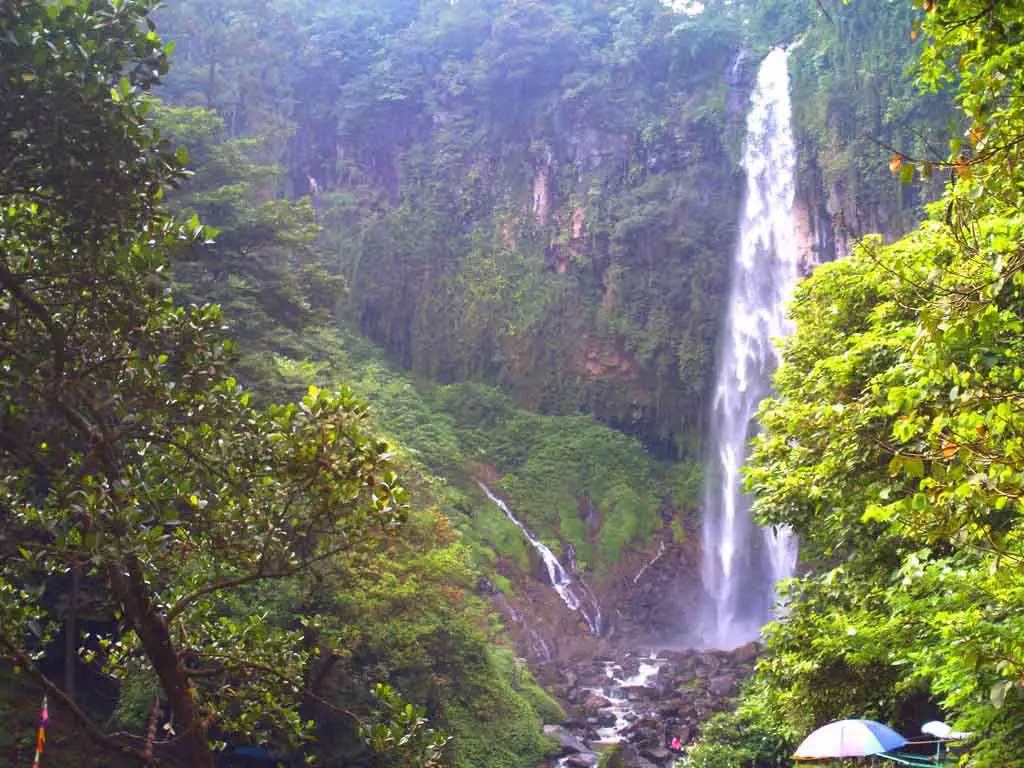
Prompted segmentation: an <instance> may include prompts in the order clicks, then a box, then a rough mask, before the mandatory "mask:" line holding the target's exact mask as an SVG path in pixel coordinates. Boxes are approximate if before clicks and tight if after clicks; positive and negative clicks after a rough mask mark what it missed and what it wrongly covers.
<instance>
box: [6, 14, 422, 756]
mask: <svg viewBox="0 0 1024 768" xmlns="http://www.w3.org/2000/svg"><path fill="white" fill-rule="evenodd" d="M148 8H149V6H148V4H147V3H139V2H131V0H126V1H125V2H119V3H116V4H107V3H104V2H82V3H41V2H20V3H15V4H13V5H12V4H7V5H5V6H4V9H3V11H0V25H2V26H0V28H2V31H3V34H2V35H0V39H2V41H3V42H2V45H3V51H2V53H3V56H2V62H3V63H2V65H0V66H2V81H3V83H4V85H5V88H7V89H10V91H11V92H14V93H17V94H18V97H17V98H15V99H11V100H8V99H4V100H3V103H4V110H3V112H2V118H3V123H2V131H3V134H4V135H5V137H6V138H7V141H5V142H4V147H5V149H7V148H10V147H20V149H18V150H17V152H18V154H17V155H14V156H12V157H8V158H6V159H5V163H4V166H3V168H4V170H3V174H2V176H0V189H2V191H3V203H2V207H0V233H2V237H0V243H2V249H0V256H2V261H0V318H2V322H0V328H2V330H0V361H2V365H0V379H2V391H3V395H2V400H0V405H2V409H0V424H2V430H0V435H2V439H0V475H2V478H3V482H2V484H0V486H2V491H0V508H2V510H3V513H4V515H3V525H4V535H3V541H4V544H3V547H2V548H0V595H2V599H0V656H2V658H3V659H4V660H5V661H7V662H9V663H11V664H13V665H15V666H16V667H18V668H21V669H22V670H27V671H30V672H31V673H32V674H33V675H34V676H35V677H36V678H38V679H39V680H40V681H41V682H42V683H43V685H44V686H45V688H46V689H47V690H48V691H49V692H50V693H51V694H52V695H53V696H54V697H55V699H56V701H57V704H58V707H59V708H60V709H61V710H62V711H66V712H68V713H69V714H71V715H73V716H74V717H75V718H76V719H77V721H78V724H79V726H81V727H82V728H83V729H84V730H85V732H86V733H87V734H88V735H89V736H91V737H92V738H93V739H95V740H96V741H98V742H99V743H101V744H102V745H104V746H106V747H108V748H115V749H119V750H120V751H122V752H124V753H126V754H131V755H134V756H136V757H138V758H140V759H146V758H145V757H144V756H143V755H142V753H141V751H139V750H138V749H137V748H135V747H134V746H131V745H130V743H129V742H124V741H121V740H120V739H118V738H116V737H114V736H111V735H108V734H106V733H104V732H103V730H102V728H101V727H100V725H99V724H98V723H97V722H95V721H94V720H93V718H92V717H91V716H90V714H89V712H88V711H86V710H83V709H82V708H80V707H79V706H78V705H77V704H76V702H75V697H74V689H73V679H74V678H73V676H72V675H71V674H66V677H65V680H64V686H65V687H61V686H60V685H58V684H57V683H55V682H54V681H53V680H51V679H50V677H49V676H47V675H46V674H44V673H43V671H42V669H41V668H40V666H39V661H40V660H41V659H42V657H43V656H44V655H45V654H46V653H47V651H48V648H47V643H48V641H49V639H50V638H51V637H52V636H53V632H54V631H55V629H56V627H57V625H58V622H63V623H64V627H63V629H64V632H65V633H66V634H67V636H68V638H69V639H68V640H67V642H68V644H69V647H70V653H72V654H73V653H74V652H75V651H76V650H77V647H78V645H79V640H80V637H79V630H78V629H77V628H76V624H75V621H76V610H77V608H76V602H77V601H78V600H79V599H80V598H82V597H83V595H85V594H86V593H88V595H89V597H90V599H91V600H94V601H98V602H99V603H100V606H99V610H100V611H101V612H104V613H106V614H107V615H113V616H114V617H116V619H117V621H116V622H109V621H108V622H106V623H105V624H102V627H103V628H102V629H96V630H95V631H92V632H90V633H89V634H87V635H84V636H82V637H81V643H82V645H83V646H84V662H85V663H86V664H89V665H91V666H93V668H94V669H95V668H97V667H98V668H99V669H102V672H103V673H104V674H105V675H107V676H109V677H111V678H114V679H121V680H125V681H127V682H129V683H131V686H136V687H137V686H138V685H139V684H140V683H141V684H145V682H146V681H149V684H150V685H151V688H150V692H151V694H152V693H153V692H156V693H158V695H159V696H160V697H161V698H163V699H165V700H166V704H167V707H168V709H169V712H170V715H171V716H172V717H173V721H174V725H175V729H176V731H175V739H174V740H173V741H174V743H173V744H172V745H171V747H170V749H171V750H172V752H173V754H176V755H177V756H178V757H179V758H182V759H185V760H187V761H189V762H190V763H191V764H193V765H201V766H205V765H212V764H213V758H212V754H211V743H210V737H209V734H208V730H209V728H210V723H211V722H214V721H216V723H217V732H218V733H219V734H221V735H230V734H244V737H245V738H248V739H255V740H259V739H261V738H266V737H267V736H269V735H271V734H273V735H274V736H276V737H278V738H286V739H296V738H300V737H302V736H303V734H304V732H305V730H306V729H307V724H306V723H305V722H304V721H303V719H302V718H301V717H300V715H299V707H300V705H301V704H302V703H303V696H304V687H303V677H304V674H305V671H306V669H307V667H308V665H309V662H310V658H311V652H312V648H311V647H309V645H308V644H307V643H306V641H305V637H304V633H305V629H304V627H303V625H304V624H305V623H306V622H307V619H306V618H304V617H301V616H294V615H289V614H283V615H282V614H277V615H273V616H268V613H267V612H266V611H267V609H268V608H269V604H268V597H269V595H270V594H272V593H273V588H271V587H267V585H266V583H267V582H277V583H278V587H277V588H278V589H280V588H284V585H286V584H287V585H288V588H290V589H293V590H297V591H298V593H299V594H302V593H303V592H304V590H306V589H308V588H309V587H310V586H311V583H310V578H312V576H313V575H315V574H316V573H319V572H320V570H321V569H328V570H329V569H330V568H331V567H332V566H336V565H337V563H338V562H339V559H340V560H341V561H342V562H343V560H344V556H345V553H346V552H348V551H349V550H350V549H352V542H353V540H358V539H359V537H361V536H365V535H367V534H368V533H376V534H377V535H385V534H386V533H387V532H389V531H391V530H392V529H393V528H394V527H395V526H396V525H397V524H398V523H400V522H401V520H402V519H403V517H404V516H405V513H406V512H405V502H404V491H403V490H402V488H401V487H400V486H399V485H398V483H397V481H396V478H395V476H394V473H393V472H392V470H391V467H390V452H389V449H388V446H387V445H386V444H385V443H383V442H382V441H380V440H378V439H376V438H375V437H373V436H372V435H371V433H370V432H369V431H368V430H367V428H366V425H365V416H364V413H365V412H364V410H363V407H362V406H361V405H360V404H358V403H357V402H356V401H355V400H354V399H353V397H352V395H351V394H350V393H349V392H347V391H341V392H338V393H331V392H327V391H320V390H317V389H316V388H315V387H313V388H310V389H309V391H308V393H307V394H306V395H305V396H304V397H303V398H302V399H301V401H300V402H298V403H295V404H291V405H287V406H279V405H271V406H269V407H268V408H266V409H262V410H261V409H256V408H254V407H253V406H252V405H250V402H249V395H248V393H246V392H245V391H243V390H242V389H241V388H240V387H239V386H238V384H237V383H236V382H235V380H234V379H233V378H232V377H231V376H230V371H231V367H232V364H233V356H232V346H231V344H229V343H224V342H223V341H222V340H221V338H220V325H221V322H222V321H221V315H220V312H219V310H218V309H217V308H216V307H212V306H202V307H196V306H193V307H188V308H182V307H175V306H174V304H173V303H172V301H171V299H170V298H169V296H168V293H167V291H166V284H165V281H164V278H163V277H162V273H164V272H165V271H166V269H167V266H168V255H169V254H170V253H171V252H172V251H175V250H178V249H179V248H180V247H181V246H182V245H187V244H198V245H201V244H202V242H203V236H204V231H203V229H202V228H201V227H200V226H199V225H198V222H197V220H196V219H195V218H193V220H192V221H191V222H190V223H189V224H187V225H181V224H176V223H175V222H173V221H172V220H170V219H168V218H167V217H165V216H164V215H162V214H160V213H158V212H157V205H158V203H159V201H160V199H161V197H162V194H163V188H164V186H163V185H166V184H168V183H171V182H174V181H176V180H178V179H179V178H180V177H181V175H182V169H181V168H180V167H179V166H178V165H177V160H176V158H175V157H173V156H171V155H170V154H169V153H168V152H167V150H166V144H165V143H163V142H160V141H159V140H158V139H157V138H156V134H155V133H154V132H153V131H151V129H150V128H149V126H147V125H146V124H145V123H144V122H143V117H144V115H145V114H146V112H147V110H148V108H149V103H148V102H147V101H146V100H145V98H144V93H145V91H146V90H147V89H148V88H149V87H150V86H151V85H152V84H153V82H154V79H155V77H156V76H158V75H159V74H160V73H161V72H162V71H163V70H164V69H165V67H166V50H165V48H164V46H163V44H162V43H161V41H160V40H159V38H158V37H157V36H156V35H155V34H154V33H153V32H152V30H151V29H149V28H147V26H146V24H145V22H146V12H147V11H148ZM69 88H70V89H72V92H73V95H69V92H68V90H67V89H69ZM58 100H59V101H61V102H62V103H61V106H60V108H59V109H58V108H57V102H58ZM65 106H66V107H67V108H65ZM69 573H70V574H73V575H72V579H73V581H74V583H75V584H77V583H78V580H79V578H80V579H81V581H82V582H83V583H84V586H83V587H82V589H81V590H79V588H78V587H77V586H75V587H73V590H74V591H73V593H72V597H71V601H70V605H69V606H66V607H64V608H63V609H61V608H60V603H59V602H56V601H55V600H54V599H53V596H52V595H51V589H53V587H54V585H55V584H56V583H57V581H58V580H59V579H61V578H62V577H63V576H64V575H66V574H69ZM94 624H95V623H94ZM69 663H70V668H71V669H74V667H75V664H74V663H73V661H71V662H69ZM131 686H126V689H125V690H126V692H127V691H129V690H130V689H131ZM121 725H122V726H128V727H130V726H131V725H140V724H139V723H122V724H121Z"/></svg>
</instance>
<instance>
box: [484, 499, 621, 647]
mask: <svg viewBox="0 0 1024 768" xmlns="http://www.w3.org/2000/svg"><path fill="white" fill-rule="evenodd" d="M477 485H479V486H480V490H482V491H483V492H484V493H485V494H487V498H488V499H490V500H491V501H493V502H494V503H495V504H497V505H498V507H499V509H501V511H502V512H504V513H505V515H506V516H507V517H508V519H509V520H511V521H512V522H513V523H515V524H516V527H517V528H519V530H520V531H522V532H523V535H524V536H525V537H526V539H527V541H529V542H530V544H532V545H533V548H534V549H535V550H537V552H538V554H540V557H541V560H543V561H544V566H545V567H546V568H547V570H548V579H550V581H551V586H552V587H554V590H555V591H556V592H557V593H558V596H559V597H560V598H562V602H563V603H565V604H566V606H567V607H568V608H569V610H570V611H579V613H580V615H581V616H582V617H583V620H584V621H586V622H587V626H588V627H589V628H590V633H591V634H592V635H599V634H601V611H600V608H598V606H597V598H596V597H594V595H593V593H592V592H591V591H590V588H589V587H587V585H586V584H583V582H582V581H581V582H580V586H581V588H582V589H583V590H584V594H585V595H586V596H587V597H588V598H590V602H592V603H593V612H592V613H593V615H591V612H588V611H587V610H586V609H585V608H584V607H583V604H582V603H581V602H580V599H579V598H578V597H577V596H576V593H575V592H573V590H572V579H571V578H570V576H569V573H568V572H567V571H566V570H565V568H563V567H562V564H561V563H560V562H559V561H558V558H557V557H555V553H554V552H552V551H551V550H550V549H549V548H548V546H547V545H546V544H545V543H544V542H542V541H541V540H540V539H538V538H537V537H536V536H534V535H533V533H531V532H530V529H529V528H527V527H526V526H525V525H523V524H522V523H521V522H519V519H518V518H516V516H515V515H513V514H512V510H510V509H509V508H508V505H507V504H506V503H505V502H504V501H502V500H501V499H499V498H498V497H497V496H495V495H494V494H493V493H491V489H490V488H488V487H487V486H486V485H484V484H483V483H479V482H478V483H477Z"/></svg>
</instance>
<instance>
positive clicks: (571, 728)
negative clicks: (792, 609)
mask: <svg viewBox="0 0 1024 768" xmlns="http://www.w3.org/2000/svg"><path fill="white" fill-rule="evenodd" d="M758 652H759V648H758V645H757V644H756V643H749V644H747V645H744V646H741V647H740V648H737V649H735V650H732V651H711V650H660V651H659V650H652V651H648V652H640V653H622V654H615V655H610V656H606V657H598V658H594V659H592V660H588V661H583V662H577V663H575V664H572V665H568V666H565V667H562V668H561V669H559V670H554V671H548V674H547V675H546V677H548V678H549V679H547V680H545V682H546V683H547V687H548V689H549V690H550V691H551V692H552V693H553V694H555V695H556V696H557V697H558V698H559V699H561V700H562V702H563V704H564V705H565V710H566V713H567V718H566V720H564V721H563V722H561V723H557V724H556V723H552V724H549V725H547V726H545V728H544V731H545V733H547V734H548V735H550V736H553V737H555V738H557V739H558V741H559V745H560V749H559V753H558V754H556V755H552V756H551V759H550V761H549V762H548V765H549V766H559V768H563V767H569V768H588V767H589V766H595V765H597V762H598V757H599V753H600V752H601V751H602V750H604V749H608V748H609V747H611V746H612V745H619V747H618V749H619V754H620V757H621V763H620V764H621V765H625V766H630V767H631V768H663V767H665V766H670V765H672V763H673V761H674V760H675V758H676V757H678V754H677V753H673V752H672V751H671V750H670V748H669V747H670V745H671V743H672V739H673V737H678V738H679V740H680V742H681V743H682V744H683V751H684V752H685V749H686V745H688V744H690V743H692V742H693V740H694V739H695V738H697V736H698V734H699V732H700V724H701V723H702V722H704V721H705V720H707V719H708V718H709V717H710V716H711V715H712V714H714V713H715V712H717V711H720V710H722V709H725V708H726V707H727V706H728V705H729V701H730V699H731V698H732V697H733V696H734V695H735V694H736V693H737V691H738V689H739V685H740V683H741V682H742V680H743V679H744V678H745V677H747V676H748V675H750V673H751V672H752V671H753V665H754V661H755V660H756V658H757V655H758Z"/></svg>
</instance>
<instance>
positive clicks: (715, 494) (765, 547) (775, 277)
mask: <svg viewBox="0 0 1024 768" xmlns="http://www.w3.org/2000/svg"><path fill="white" fill-rule="evenodd" d="M787 58H788V54H787V52H786V51H784V50H783V49H781V48H776V49H774V50H772V52H771V53H769V54H768V56H767V57H766V58H765V59H764V61H763V62H762V63H761V67H760V70H759V71H758V75H757V84H756V86H755V88H754V92H753V95H752V96H751V100H750V112H749V113H748V115H747V139H746V147H745V148H744V151H743V167H744V169H745V170H746V173H747V191H746V199H745V201H744V204H743V215H742V219H741V221H740V233H739V241H738V243H737V246H736V253H735V257H734V259H735V260H734V264H733V275H732V287H731V289H730V295H729V309H728V314H727V316H726V321H725V326H724V333H723V340H722V344H721V348H720V350H719V360H718V377H717V383H716V386H715V395H714V400H713V406H712V413H711V433H710V434H711V441H712V444H711V452H710V454H709V456H708V472H707V477H708V479H707V482H706V486H705V491H704V513H703V514H704V520H703V537H704V540H703V553H704V556H703V563H702V569H701V575H702V579H703V582H704V589H705V591H706V593H707V601H706V605H705V611H704V615H703V616H702V617H701V623H702V627H701V635H702V637H701V640H702V642H703V644H705V645H709V646H716V647H730V646H735V645H740V644H741V643H744V642H746V641H748V640H751V639H754V638H756V637H757V636H758V634H759V630H760V628H761V626H762V625H763V624H764V623H765V622H766V621H767V620H768V619H769V618H770V616H771V607H772V603H773V601H774V593H775V590H774V585H775V583H776V582H777V581H778V580H779V579H782V578H786V577H788V576H790V575H791V574H792V572H793V569H794V567H795V565H796V557H797V542H796V539H795V537H794V536H792V534H791V533H790V532H789V531H779V532H777V533H776V532H773V531H771V530H768V529H761V528H759V527H758V526H757V525H756V524H755V523H754V522H753V521H752V520H751V517H750V504H749V499H748V498H747V497H746V496H745V495H744V494H743V493H742V492H741V490H740V487H741V482H742V478H741V475H740V469H741V468H742V466H743V464H744V461H745V459H746V453H747V442H748V440H749V439H750V438H751V437H752V435H753V433H754V431H755V427H754V423H753V418H754V415H755V413H756V412H757V407H758V404H759V403H760V402H761V400H762V399H764V398H765V397H766V396H767V395H768V394H769V392H770V388H771V376H772V373H773V372H774V370H775V368H776V366H777V365H778V362H779V351H778V349H777V348H776V346H775V344H774V342H773V339H779V338H782V337H783V336H785V335H786V334H787V333H788V331H789V330H790V323H789V321H788V320H787V318H786V316H785V309H786V308H785V305H786V302H787V301H788V299H789V296H790V294H791V291H792V289H793V286H794V285H795V283H796V281H797V279H798V278H799V264H798V258H797V249H796V242H795V233H794V222H793V197H794V194H795V181H794V175H795V174H794V171H795V167H796V147H795V143H794V140H793V128H792V119H791V107H790V100H789V71H788V68H787Z"/></svg>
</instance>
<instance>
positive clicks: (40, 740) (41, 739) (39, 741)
mask: <svg viewBox="0 0 1024 768" xmlns="http://www.w3.org/2000/svg"><path fill="white" fill-rule="evenodd" d="M49 722H50V710H49V709H48V708H47V706H46V694H45V693H44V694H43V711H42V713H41V714H40V716H39V733H38V734H37V735H36V757H35V760H33V761H32V768H39V761H40V760H41V759H42V757H43V744H45V743H46V725H47V723H49Z"/></svg>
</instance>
